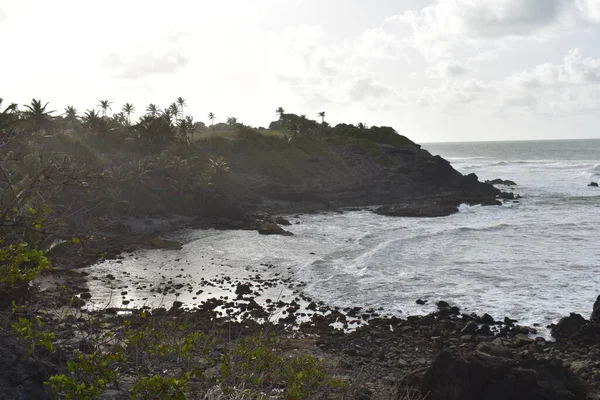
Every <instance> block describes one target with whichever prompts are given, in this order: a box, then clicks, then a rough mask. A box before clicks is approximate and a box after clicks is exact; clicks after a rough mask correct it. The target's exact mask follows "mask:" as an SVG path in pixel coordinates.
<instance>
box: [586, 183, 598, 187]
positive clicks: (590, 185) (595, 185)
mask: <svg viewBox="0 0 600 400" xmlns="http://www.w3.org/2000/svg"><path fill="white" fill-rule="evenodd" d="M588 186H589V187H598V182H590V183H589V185H588Z"/></svg>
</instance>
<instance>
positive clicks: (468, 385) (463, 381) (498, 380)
mask: <svg viewBox="0 0 600 400" xmlns="http://www.w3.org/2000/svg"><path fill="white" fill-rule="evenodd" d="M421 393H428V395H427V399H428V400H500V399H512V400H559V399H560V400H576V399H585V398H586V395H587V389H586V386H585V385H584V384H583V383H581V382H580V381H579V379H578V378H577V377H576V376H575V375H574V374H573V372H571V371H570V370H568V369H566V368H565V367H563V366H562V363H556V362H553V361H549V360H526V361H522V362H518V361H516V360H513V359H509V358H504V357H495V356H492V355H489V354H486V353H484V352H482V351H476V352H472V351H459V352H457V353H454V354H450V353H448V352H446V351H443V352H441V353H440V354H439V355H438V356H437V358H436V359H435V360H434V362H433V364H432V365H431V367H429V369H428V370H427V372H426V373H425V375H424V376H423V379H422V381H421Z"/></svg>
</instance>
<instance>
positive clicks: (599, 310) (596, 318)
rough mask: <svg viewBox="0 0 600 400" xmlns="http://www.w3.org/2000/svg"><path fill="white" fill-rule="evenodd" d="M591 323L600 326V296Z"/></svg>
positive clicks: (595, 304) (593, 310)
mask: <svg viewBox="0 0 600 400" xmlns="http://www.w3.org/2000/svg"><path fill="white" fill-rule="evenodd" d="M590 321H591V322H592V323H594V324H600V296H598V298H597V299H596V302H595V303H594V308H593V309H592V315H591V316H590Z"/></svg>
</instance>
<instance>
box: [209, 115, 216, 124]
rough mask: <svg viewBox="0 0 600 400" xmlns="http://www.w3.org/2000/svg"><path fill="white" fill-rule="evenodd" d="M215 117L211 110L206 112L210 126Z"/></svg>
mask: <svg viewBox="0 0 600 400" xmlns="http://www.w3.org/2000/svg"><path fill="white" fill-rule="evenodd" d="M216 118H217V116H216V115H215V114H214V113H212V112H209V113H208V119H209V120H210V126H213V125H214V123H215V119H216Z"/></svg>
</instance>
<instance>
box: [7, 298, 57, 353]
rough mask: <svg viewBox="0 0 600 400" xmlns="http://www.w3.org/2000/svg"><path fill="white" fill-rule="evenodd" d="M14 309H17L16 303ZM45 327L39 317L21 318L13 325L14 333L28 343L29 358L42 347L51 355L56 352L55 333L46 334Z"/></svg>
mask: <svg viewBox="0 0 600 400" xmlns="http://www.w3.org/2000/svg"><path fill="white" fill-rule="evenodd" d="M13 308H16V303H14V301H13ZM44 325H45V324H44V323H43V322H42V319H41V318H40V317H39V316H35V317H33V318H31V319H29V318H23V317H20V318H19V319H18V320H17V321H16V322H13V323H12V324H11V327H12V329H13V331H14V332H15V333H16V334H17V335H18V336H19V337H20V338H21V339H22V340H24V341H25V342H26V343H27V354H26V356H27V357H30V356H31V355H33V353H34V351H35V349H36V348H37V347H40V346H43V347H44V348H45V349H46V350H47V351H48V352H49V353H51V352H53V351H54V343H53V341H54V336H55V335H54V332H45V331H44V330H43V327H44Z"/></svg>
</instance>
